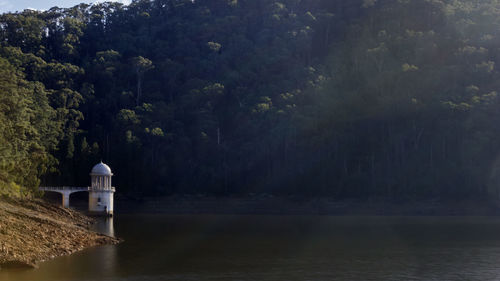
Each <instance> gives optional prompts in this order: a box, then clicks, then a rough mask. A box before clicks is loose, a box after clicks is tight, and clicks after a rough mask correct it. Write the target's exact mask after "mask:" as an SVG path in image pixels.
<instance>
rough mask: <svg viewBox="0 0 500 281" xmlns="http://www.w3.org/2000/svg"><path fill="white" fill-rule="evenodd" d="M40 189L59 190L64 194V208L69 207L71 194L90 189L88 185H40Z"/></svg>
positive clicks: (58, 191)
mask: <svg viewBox="0 0 500 281" xmlns="http://www.w3.org/2000/svg"><path fill="white" fill-rule="evenodd" d="M38 190H40V191H50V192H57V193H59V194H61V195H62V206H63V207H64V208H69V196H70V195H71V194H72V193H75V192H84V191H85V192H87V191H89V188H88V187H71V186H60V187H51V186H40V187H39V188H38Z"/></svg>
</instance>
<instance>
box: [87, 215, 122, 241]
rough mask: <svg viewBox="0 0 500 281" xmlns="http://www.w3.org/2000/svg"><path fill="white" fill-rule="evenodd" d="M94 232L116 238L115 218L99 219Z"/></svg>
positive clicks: (94, 226)
mask: <svg viewBox="0 0 500 281" xmlns="http://www.w3.org/2000/svg"><path fill="white" fill-rule="evenodd" d="M92 230H94V231H96V232H99V233H102V234H104V235H107V236H111V237H116V236H115V226H114V222H113V217H103V218H98V219H97V221H96V223H95V224H94V225H93V228H92Z"/></svg>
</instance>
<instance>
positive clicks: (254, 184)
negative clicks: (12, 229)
mask: <svg viewBox="0 0 500 281" xmlns="http://www.w3.org/2000/svg"><path fill="white" fill-rule="evenodd" d="M498 11H500V4H498V3H497V1H494V0H487V1H473V3H472V2H471V1H466V0H456V1H443V0H432V1H420V0H407V1H399V0H388V1H376V0H352V1H341V0H282V1H273V0H210V1H209V0H199V1H198V0H197V1H190V0H185V1H184V0H183V1H174V0H143V1H133V2H132V3H131V4H130V5H129V6H124V5H122V4H119V3H101V4H95V5H91V6H89V5H85V4H82V5H78V6H75V7H73V8H69V9H58V8H57V9H56V8H54V9H51V10H49V11H46V12H34V11H25V12H21V13H9V14H4V15H2V16H1V17H0V22H1V24H0V42H2V45H1V46H0V58H1V59H0V99H1V103H0V131H2V132H4V133H3V134H2V135H0V153H1V155H2V158H1V159H0V186H2V187H4V188H3V190H4V192H9V193H12V192H14V193H19V190H20V189H19V186H26V187H28V188H31V189H33V188H34V187H36V186H37V184H38V183H39V180H40V179H42V180H43V181H44V182H45V183H47V184H70V183H71V184H83V185H85V184H87V181H88V178H87V175H86V172H85V171H87V170H88V169H90V167H91V166H92V164H93V163H94V162H96V161H99V160H101V159H102V160H104V161H106V162H109V163H110V165H111V166H112V167H113V169H114V170H115V174H116V175H117V176H116V180H115V183H116V185H117V186H118V187H119V188H118V190H120V191H121V192H134V193H146V194H171V193H202V194H205V193H210V194H223V195H228V194H244V193H249V192H265V193H276V194H284V195H289V194H300V195H311V196H316V195H330V196H336V197H339V198H346V197H356V198H372V197H379V196H383V197H391V198H397V199H416V198H420V197H427V198H430V197H432V198H436V197H438V198H442V197H446V196H461V197H466V196H486V195H488V194H491V192H493V191H492V190H495V189H492V188H491V182H492V180H491V179H492V178H495V177H494V176H495V175H492V173H494V171H496V170H498V169H497V168H494V167H493V166H494V165H496V164H495V163H497V162H498V161H497V155H498V153H499V152H500V151H499V149H498V148H497V147H498V143H499V141H500V134H499V133H498V130H497V128H498V125H497V124H498V123H500V115H499V114H498V110H497V108H498V106H499V102H500V101H499V99H498V95H497V92H498V88H499V83H498V82H497V81H500V72H499V71H498V69H497V65H498V58H500V53H499V52H500V46H499V44H500V37H498V32H497V31H498V30H500V20H499V19H500V14H499V12H498ZM55 168H58V169H59V172H58V173H57V172H56V171H55ZM6 190H13V191H6Z"/></svg>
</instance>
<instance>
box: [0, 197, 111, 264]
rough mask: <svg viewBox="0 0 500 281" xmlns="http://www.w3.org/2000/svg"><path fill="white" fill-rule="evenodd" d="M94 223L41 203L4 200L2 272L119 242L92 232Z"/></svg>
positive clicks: (0, 251) (1, 209)
mask: <svg viewBox="0 0 500 281" xmlns="http://www.w3.org/2000/svg"><path fill="white" fill-rule="evenodd" d="M93 222H94V219H92V218H90V217H88V216H86V215H83V214H82V213H79V212H77V211H74V210H71V209H65V208H62V207H59V206H57V205H53V204H50V203H47V202H45V201H43V200H39V199H12V198H5V197H3V198H2V197H0V270H2V269H9V268H36V267H37V264H38V263H40V262H43V261H46V260H50V259H53V258H56V257H60V256H66V255H70V254H72V253H75V252H77V251H81V250H83V249H86V248H90V247H94V246H100V245H108V244H117V243H119V242H120V240H119V239H117V238H113V237H110V236H106V235H103V234H99V233H96V232H93V231H91V230H89V227H90V225H91V224H92V223H93Z"/></svg>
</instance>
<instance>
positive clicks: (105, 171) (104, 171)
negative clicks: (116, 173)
mask: <svg viewBox="0 0 500 281" xmlns="http://www.w3.org/2000/svg"><path fill="white" fill-rule="evenodd" d="M90 175H92V176H112V175H113V173H112V172H111V168H110V167H109V166H108V165H106V164H104V163H103V162H102V161H101V163H99V164H97V165H95V166H94V167H93V168H92V171H91V172H90Z"/></svg>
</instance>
